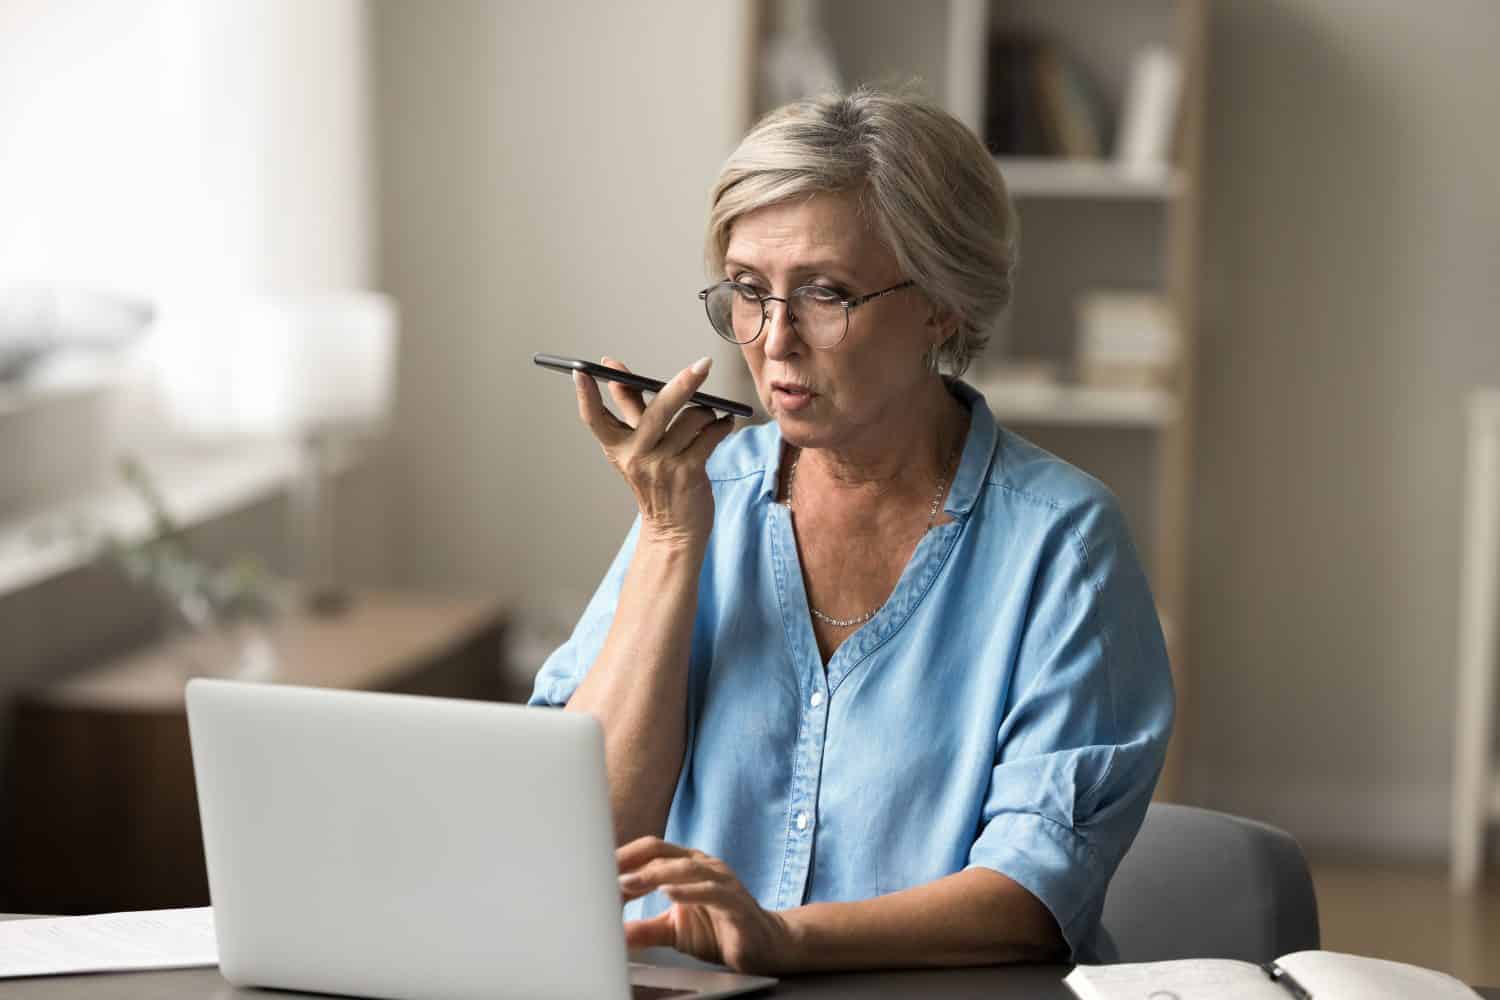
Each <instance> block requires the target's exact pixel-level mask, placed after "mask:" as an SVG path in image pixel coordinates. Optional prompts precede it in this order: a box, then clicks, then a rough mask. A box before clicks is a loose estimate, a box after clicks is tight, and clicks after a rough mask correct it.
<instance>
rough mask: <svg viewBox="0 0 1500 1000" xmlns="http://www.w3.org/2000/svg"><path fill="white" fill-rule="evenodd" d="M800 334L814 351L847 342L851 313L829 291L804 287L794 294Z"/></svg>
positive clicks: (831, 291)
mask: <svg viewBox="0 0 1500 1000" xmlns="http://www.w3.org/2000/svg"><path fill="white" fill-rule="evenodd" d="M791 300H792V315H794V316H796V317H797V333H798V334H799V335H800V336H801V337H802V339H803V340H804V341H806V342H807V343H808V344H809V345H810V346H812V347H832V346H833V345H834V344H837V343H838V342H839V341H841V340H843V339H844V332H845V331H846V330H847V329H848V328H849V310H847V309H845V308H844V300H843V299H842V298H840V297H839V294H838V293H837V292H835V291H833V290H832V289H830V288H819V287H818V286H817V285H804V286H802V287H801V288H799V289H797V290H796V291H794V292H792V294H791Z"/></svg>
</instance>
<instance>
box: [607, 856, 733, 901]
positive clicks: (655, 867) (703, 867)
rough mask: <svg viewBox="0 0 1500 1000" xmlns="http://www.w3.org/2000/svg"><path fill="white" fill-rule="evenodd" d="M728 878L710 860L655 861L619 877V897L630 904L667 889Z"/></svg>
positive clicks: (665, 859)
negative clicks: (649, 894)
mask: <svg viewBox="0 0 1500 1000" xmlns="http://www.w3.org/2000/svg"><path fill="white" fill-rule="evenodd" d="M730 878H732V876H730V875H729V874H728V873H727V872H725V871H722V870H720V869H719V868H718V867H717V866H715V865H714V864H713V863H712V859H704V858H657V859H656V860H655V861H650V862H647V863H646V864H644V865H642V866H641V867H640V868H637V869H636V870H635V871H633V872H627V873H625V874H624V875H621V876H620V894H621V895H622V896H624V897H625V898H626V899H627V900H629V899H635V898H637V897H639V896H644V895H646V894H647V893H648V892H654V891H655V890H657V889H659V888H661V887H662V886H666V885H676V884H678V883H682V882H702V881H704V880H711V881H724V880H726V879H730Z"/></svg>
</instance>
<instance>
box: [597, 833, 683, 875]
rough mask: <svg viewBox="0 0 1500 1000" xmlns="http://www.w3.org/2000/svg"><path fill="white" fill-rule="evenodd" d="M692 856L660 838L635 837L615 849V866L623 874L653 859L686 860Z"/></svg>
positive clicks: (681, 848)
mask: <svg viewBox="0 0 1500 1000" xmlns="http://www.w3.org/2000/svg"><path fill="white" fill-rule="evenodd" d="M692 854H693V852H692V851H689V850H688V849H687V848H686V847H678V846H677V845H676V844H671V843H668V842H667V841H665V840H662V839H661V838H660V837H637V838H636V839H635V840H632V841H631V842H630V843H628V844H625V845H623V846H621V847H618V848H616V849H615V866H616V868H617V869H618V870H619V871H620V872H622V873H624V872H630V871H634V870H635V869H637V868H639V867H640V866H641V865H643V864H645V863H646V862H648V861H650V860H651V859H653V858H686V857H691V856H692Z"/></svg>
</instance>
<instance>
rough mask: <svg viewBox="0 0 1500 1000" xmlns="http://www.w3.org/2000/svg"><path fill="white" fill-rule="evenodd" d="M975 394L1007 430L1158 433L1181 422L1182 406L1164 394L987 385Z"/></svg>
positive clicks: (1021, 384) (981, 384)
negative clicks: (1034, 427)
mask: <svg viewBox="0 0 1500 1000" xmlns="http://www.w3.org/2000/svg"><path fill="white" fill-rule="evenodd" d="M974 388H976V389H978V390H979V391H980V392H982V393H984V397H985V401H986V402H988V403H989V407H990V411H991V412H992V413H994V415H995V419H996V420H998V421H1000V422H1001V423H1007V424H1033V425H1053V426H1058V425H1065V426H1077V427H1117V428H1157V427H1165V426H1166V425H1167V424H1169V423H1171V422H1172V421H1173V420H1174V419H1175V418H1176V417H1177V401H1176V400H1175V399H1173V398H1172V394H1171V393H1169V392H1166V391H1164V390H1161V389H1099V388H1094V387H1092V386H1082V385H1059V384H1046V383H1042V384H1032V383H1027V382H988V383H986V382H982V381H981V382H975V383H974Z"/></svg>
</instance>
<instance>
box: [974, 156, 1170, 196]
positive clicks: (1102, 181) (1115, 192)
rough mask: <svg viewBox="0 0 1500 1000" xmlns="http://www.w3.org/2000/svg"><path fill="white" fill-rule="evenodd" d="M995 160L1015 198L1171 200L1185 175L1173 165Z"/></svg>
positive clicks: (1049, 160) (1104, 161) (1050, 159)
mask: <svg viewBox="0 0 1500 1000" xmlns="http://www.w3.org/2000/svg"><path fill="white" fill-rule="evenodd" d="M995 162H996V163H997V164H999V166H1000V173H1001V175H1003V176H1004V177H1005V184H1006V187H1007V188H1009V190H1010V193H1011V197H1013V198H1079V199H1095V200H1097V199H1126V200H1137V201H1139V200H1145V201H1169V200H1171V199H1172V198H1174V197H1176V196H1177V194H1178V193H1180V192H1181V190H1182V175H1181V174H1180V173H1179V172H1178V171H1176V170H1173V169H1170V168H1163V169H1161V170H1151V171H1143V170H1139V169H1136V170H1127V169H1125V168H1122V167H1119V166H1117V165H1116V164H1114V163H1111V162H1110V161H1108V160H1066V159H1060V158H1053V157H1026V156H1000V157H996V158H995Z"/></svg>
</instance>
